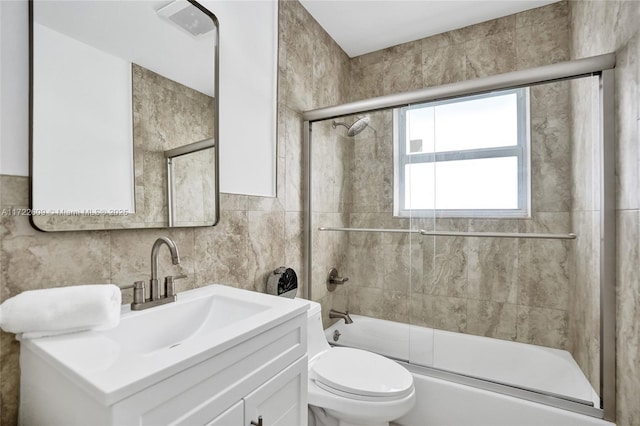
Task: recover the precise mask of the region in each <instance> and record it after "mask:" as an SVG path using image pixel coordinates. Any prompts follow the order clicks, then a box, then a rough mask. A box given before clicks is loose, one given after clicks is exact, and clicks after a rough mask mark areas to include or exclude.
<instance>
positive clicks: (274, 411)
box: [20, 290, 308, 426]
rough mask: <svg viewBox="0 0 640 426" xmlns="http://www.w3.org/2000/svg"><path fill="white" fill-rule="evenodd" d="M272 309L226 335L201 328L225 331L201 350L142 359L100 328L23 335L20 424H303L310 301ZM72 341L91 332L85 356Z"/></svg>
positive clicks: (176, 347)
mask: <svg viewBox="0 0 640 426" xmlns="http://www.w3.org/2000/svg"><path fill="white" fill-rule="evenodd" d="M225 291H226V290H225ZM262 296H264V295H262ZM258 301H259V300H258ZM284 306H287V307H289V305H286V304H285V305H284ZM276 311H277V312H276V313H275V314H274V316H273V318H272V319H271V320H269V318H268V317H267V316H263V317H260V315H263V314H256V315H257V317H256V321H255V323H252V325H251V326H248V325H247V327H246V329H244V330H245V331H243V332H242V333H240V334H239V335H236V336H235V337H232V338H229V339H227V340H224V336H222V335H221V334H219V335H216V333H211V334H203V335H201V336H200V335H199V336H198V337H199V338H201V339H215V338H216V336H217V337H218V338H220V339H221V340H218V339H216V340H214V341H213V342H212V343H210V345H209V346H211V349H210V350H204V351H202V350H200V348H201V347H203V345H204V346H206V341H204V342H202V341H198V343H197V344H196V343H194V345H196V349H198V350H195V349H194V348H190V347H189V346H190V344H191V343H190V340H189V339H187V340H186V341H183V342H182V343H179V344H175V343H174V344H171V345H169V346H165V347H163V348H161V349H157V350H154V351H153V352H151V353H146V354H144V356H140V359H137V358H136V355H135V354H126V353H122V351H118V349H119V348H117V347H113V346H112V347H109V345H105V346H100V345H103V344H104V342H102V339H104V335H102V334H100V333H99V332H93V335H90V334H87V335H85V336H82V335H83V334H85V333H77V336H72V335H69V336H68V337H55V338H49V339H36V340H33V341H23V342H22V346H21V353H20V363H21V400H20V424H21V425H24V426H38V425H47V426H51V425H63V426H73V425H78V426H86V425H92V426H99V425H117V426H127V425H137V426H147V425H162V426H167V425H188V426H192V425H193V426H200V425H202V426H204V425H209V426H251V424H252V423H251V422H252V421H253V422H255V424H258V419H259V416H262V425H263V426H276V425H280V426H305V425H306V424H307V374H308V373H307V371H308V370H307V368H308V367H307V347H306V342H307V337H306V333H307V326H306V325H307V315H306V309H305V308H302V309H301V307H300V305H298V304H295V306H293V307H292V308H291V309H289V312H286V311H284V312H283V311H282V310H281V309H280V310H279V309H276ZM264 315H266V314H264ZM122 322H125V321H121V325H122ZM125 325H126V324H125ZM236 334H237V333H236ZM227 337H228V336H227ZM74 339H75V340H77V339H84V340H85V342H82V344H84V345H88V346H85V347H84V349H83V350H84V351H85V353H84V354H82V355H78V354H79V352H77V351H74V348H75V347H74V344H75V345H76V346H77V345H79V344H80V343H78V342H75V343H74V341H75V340H74ZM61 348H64V349H61ZM109 348H110V349H109ZM120 349H122V348H120ZM109 350H111V351H112V352H113V353H112V354H108V353H107V352H109ZM74 353H75V355H74ZM63 354H64V356H63ZM106 360H108V361H110V362H111V364H108V363H106ZM138 362H141V363H140V364H138ZM119 363H124V364H126V363H130V364H131V365H130V366H129V367H127V368H125V367H122V368H120V367H116V364H119ZM154 363H155V364H156V365H153V364H154ZM149 364H152V365H151V366H149ZM158 365H161V366H162V368H152V367H155V366H158ZM142 366H144V367H145V368H148V371H149V372H150V373H148V374H147V373H145V374H139V376H138V377H137V378H136V377H135V374H134V373H133V372H132V371H137V372H140V370H141V369H142V368H143V367H142ZM71 367H73V368H71ZM123 374H131V375H132V376H133V378H129V377H119V375H123ZM120 383H122V384H123V385H122V386H120V385H119V384H120ZM110 385H111V387H109V386H110Z"/></svg>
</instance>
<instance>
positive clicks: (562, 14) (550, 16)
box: [514, 1, 572, 28]
mask: <svg viewBox="0 0 640 426" xmlns="http://www.w3.org/2000/svg"><path fill="white" fill-rule="evenodd" d="M569 3H572V2H568V1H560V2H556V3H552V4H550V5H547V6H542V7H537V8H535V9H530V10H526V11H524V12H520V13H517V14H515V15H514V16H515V20H516V23H515V24H516V27H517V28H521V27H528V26H537V25H542V24H544V23H545V22H548V21H552V20H554V19H560V18H562V19H565V20H567V19H568V18H569V5H568V4H569Z"/></svg>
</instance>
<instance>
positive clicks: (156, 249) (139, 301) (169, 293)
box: [120, 237, 187, 311]
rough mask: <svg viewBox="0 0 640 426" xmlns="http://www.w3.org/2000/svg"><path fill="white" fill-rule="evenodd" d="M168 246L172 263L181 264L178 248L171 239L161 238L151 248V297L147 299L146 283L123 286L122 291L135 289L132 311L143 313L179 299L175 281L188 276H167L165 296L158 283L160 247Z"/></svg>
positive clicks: (138, 282)
mask: <svg viewBox="0 0 640 426" xmlns="http://www.w3.org/2000/svg"><path fill="white" fill-rule="evenodd" d="M163 244H166V245H167V247H169V251H170V252H171V261H172V262H173V264H174V265H178V264H180V255H179V254H178V247H177V246H176V243H175V242H173V240H172V239H171V238H167V237H160V238H158V239H157V240H156V241H155V243H153V247H151V279H150V280H149V297H148V298H147V297H146V291H145V285H144V281H136V282H135V283H134V284H133V285H127V286H121V287H120V288H121V289H122V290H125V289H128V288H132V289H133V302H132V303H131V309H132V310H134V311H141V310H143V309H147V308H152V307H154V306H159V305H164V304H165V303H170V302H175V301H176V299H177V296H176V290H175V280H177V279H180V278H186V277H187V276H186V275H177V276H167V277H165V278H164V296H163V295H162V294H161V293H160V283H159V282H158V255H159V254H160V247H162V245H163Z"/></svg>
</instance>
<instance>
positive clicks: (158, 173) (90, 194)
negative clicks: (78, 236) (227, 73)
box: [30, 0, 219, 231]
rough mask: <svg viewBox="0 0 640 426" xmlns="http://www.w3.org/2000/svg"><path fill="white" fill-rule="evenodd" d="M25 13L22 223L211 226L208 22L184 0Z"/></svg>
mask: <svg viewBox="0 0 640 426" xmlns="http://www.w3.org/2000/svg"><path fill="white" fill-rule="evenodd" d="M30 15H31V40H30V46H31V52H30V53H31V55H30V71H31V135H30V136H31V168H30V173H31V208H32V216H31V218H32V224H33V225H34V226H35V227H36V228H38V229H40V230H43V231H69V230H91V229H122V228H128V229H132V228H163V227H168V226H179V227H186V226H212V225H215V223H216V222H217V220H218V216H219V207H218V205H219V203H218V193H219V190H218V188H219V183H218V152H219V149H218V113H219V108H218V96H217V94H218V72H217V71H218V40H219V32H218V21H217V19H216V17H215V16H214V15H213V14H212V13H211V12H209V11H208V10H206V9H205V8H204V7H203V6H201V5H200V4H199V3H197V2H195V1H191V0H174V1H167V0H161V1H155V0H153V1H152V0H133V1H132V0H126V1H120V0H114V1H81V0H71V1H69V0H64V1H58V0H31V1H30ZM203 141H206V142H204V144H203ZM167 153H173V154H172V155H173V156H167ZM178 158H179V159H178ZM171 162H174V164H173V166H170V163H171ZM172 169H173V172H174V176H173V181H170V173H171V170H172ZM172 212H173V213H174V215H175V214H176V212H177V213H178V214H179V218H178V220H172V219H175V217H173V218H172V217H171V213H172Z"/></svg>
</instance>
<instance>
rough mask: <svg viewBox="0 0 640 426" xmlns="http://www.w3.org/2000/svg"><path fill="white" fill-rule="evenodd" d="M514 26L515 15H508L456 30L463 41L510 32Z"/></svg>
mask: <svg viewBox="0 0 640 426" xmlns="http://www.w3.org/2000/svg"><path fill="white" fill-rule="evenodd" d="M515 28H516V15H508V16H504V17H501V18H497V19H492V20H489V21H485V22H481V23H479V24H476V25H470V26H468V27H464V28H461V29H459V30H457V31H458V32H459V33H461V34H462V37H463V38H464V40H465V41H469V40H476V39H479V38H485V37H489V36H492V35H496V34H500V33H505V32H511V31H513V30H515Z"/></svg>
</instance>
